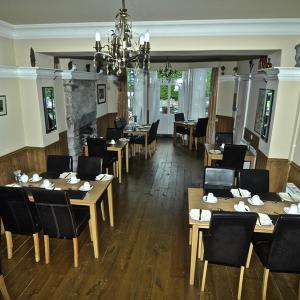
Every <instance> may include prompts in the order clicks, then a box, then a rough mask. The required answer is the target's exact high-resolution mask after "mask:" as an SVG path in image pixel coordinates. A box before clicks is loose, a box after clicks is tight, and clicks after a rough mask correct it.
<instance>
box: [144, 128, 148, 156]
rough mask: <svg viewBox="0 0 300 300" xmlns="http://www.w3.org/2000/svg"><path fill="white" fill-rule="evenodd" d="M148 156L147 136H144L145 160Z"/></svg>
mask: <svg viewBox="0 0 300 300" xmlns="http://www.w3.org/2000/svg"><path fill="white" fill-rule="evenodd" d="M147 156H148V134H146V135H145V159H147Z"/></svg>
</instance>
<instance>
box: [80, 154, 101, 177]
mask: <svg viewBox="0 0 300 300" xmlns="http://www.w3.org/2000/svg"><path fill="white" fill-rule="evenodd" d="M102 160H103V159H102V158H101V157H96V156H79V157H78V166H77V177H78V178H80V179H82V180H95V177H96V176H97V175H99V174H101V173H102V171H103V170H102Z"/></svg>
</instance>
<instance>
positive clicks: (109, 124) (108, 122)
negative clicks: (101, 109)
mask: <svg viewBox="0 0 300 300" xmlns="http://www.w3.org/2000/svg"><path fill="white" fill-rule="evenodd" d="M117 115H118V114H117V113H109V114H106V115H103V116H101V117H99V118H97V135H98V137H100V136H103V137H105V136H106V129H107V128H115V123H114V121H115V119H116V117H117Z"/></svg>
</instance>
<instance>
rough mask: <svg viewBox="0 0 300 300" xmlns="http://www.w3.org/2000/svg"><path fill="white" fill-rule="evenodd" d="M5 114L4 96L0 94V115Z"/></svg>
mask: <svg viewBox="0 0 300 300" xmlns="http://www.w3.org/2000/svg"><path fill="white" fill-rule="evenodd" d="M5 115H7V106H6V96H4V95H0V116H5Z"/></svg>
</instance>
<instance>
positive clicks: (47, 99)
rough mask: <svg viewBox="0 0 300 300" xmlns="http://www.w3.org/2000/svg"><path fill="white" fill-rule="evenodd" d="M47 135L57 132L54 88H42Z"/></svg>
mask: <svg viewBox="0 0 300 300" xmlns="http://www.w3.org/2000/svg"><path fill="white" fill-rule="evenodd" d="M42 92H43V104H44V114H45V126H46V133H49V132H51V131H53V130H56V112H55V101H54V88H53V87H52V86H48V87H42Z"/></svg>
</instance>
